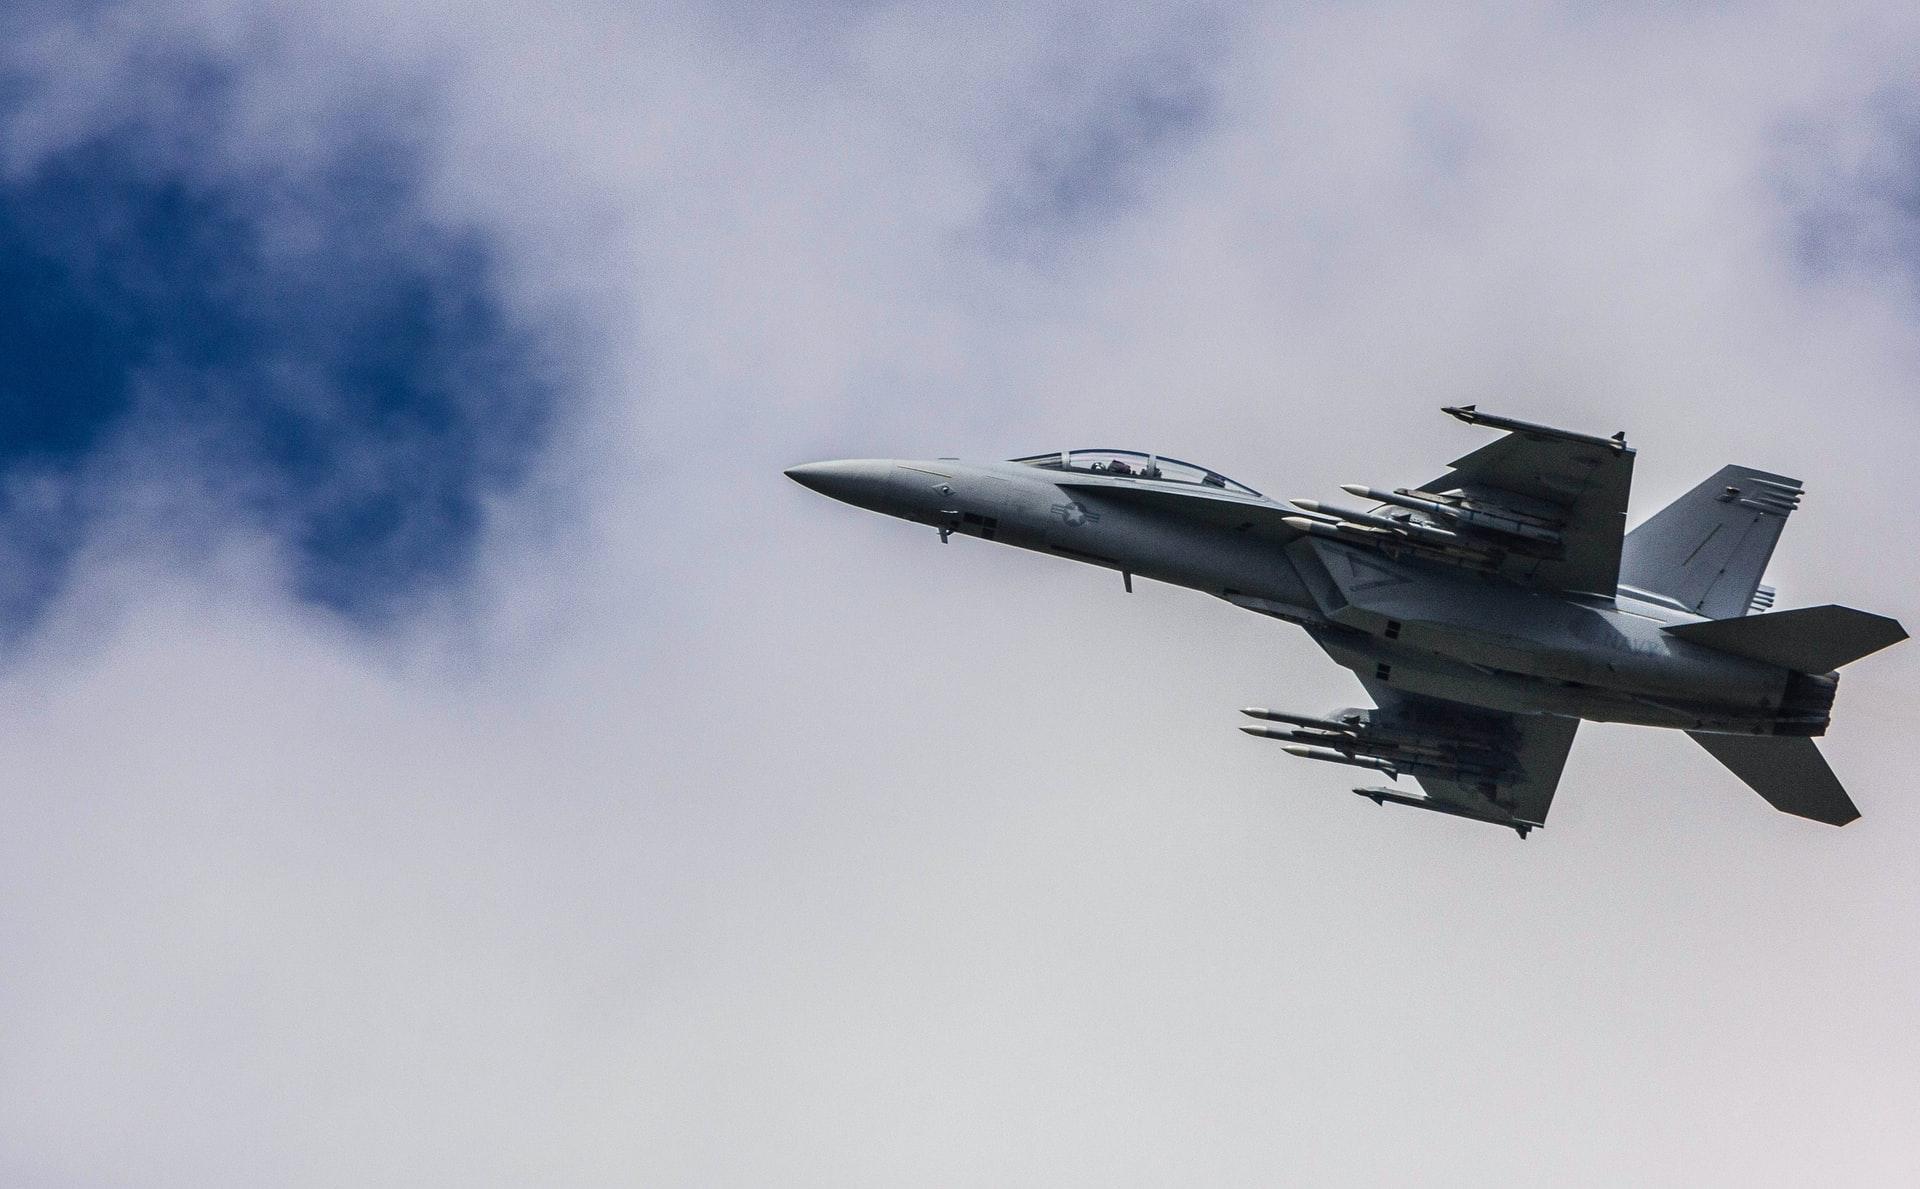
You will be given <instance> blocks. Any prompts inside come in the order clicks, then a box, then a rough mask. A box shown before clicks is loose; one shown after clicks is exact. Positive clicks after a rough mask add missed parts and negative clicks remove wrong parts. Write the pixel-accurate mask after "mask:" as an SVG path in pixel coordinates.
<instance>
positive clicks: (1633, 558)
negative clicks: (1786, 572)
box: [1620, 467, 1801, 619]
mask: <svg viewBox="0 0 1920 1189" xmlns="http://www.w3.org/2000/svg"><path fill="white" fill-rule="evenodd" d="M1800 493H1801V487H1800V481H1799V480H1798V479H1789V478H1787V477H1786V476H1784V475H1773V474H1768V473H1767V472H1766V471H1756V470H1751V469H1749V468H1747V467H1722V468H1721V469H1720V471H1719V472H1718V473H1717V474H1715V475H1714V476H1713V478H1711V479H1708V480H1707V481H1706V482H1705V483H1702V484H1701V485H1700V486H1698V487H1696V488H1694V489H1693V490H1692V491H1689V492H1688V493H1687V494H1685V495H1683V496H1681V497H1680V498H1679V499H1677V500H1675V501H1673V502H1672V503H1671V504H1668V505H1667V506H1666V507H1664V508H1662V509H1660V511H1658V512H1656V513H1654V515H1653V518H1652V519H1650V520H1648V521H1647V522H1646V523H1645V524H1643V525H1641V526H1640V527H1638V528H1636V529H1634V530H1633V531H1632V532H1630V533H1628V534H1627V539H1626V543H1625V545H1623V546H1622V548H1621V554H1620V584H1621V585H1622V586H1631V587H1634V588H1635V589H1638V590H1643V591H1647V592H1650V593H1653V594H1663V595H1668V596H1670V597H1672V598H1674V599H1677V600H1679V601H1680V602H1681V603H1684V604H1685V605H1686V606H1687V608H1688V609H1689V610H1691V611H1693V612H1694V613H1695V614H1697V615H1704V616H1706V617H1707V618H1708V619H1730V618H1732V617H1734V616H1736V615H1745V614H1746V613H1747V611H1748V609H1749V608H1750V607H1751V606H1752V605H1753V603H1754V600H1755V597H1756V595H1757V594H1758V592H1759V590H1760V578H1761V576H1762V575H1763V574H1765V573H1766V569H1767V561H1768V560H1769V559H1770V558H1772V557H1773V547H1774V545H1775V544H1776V543H1777V542H1778V541H1779V540H1780V530H1781V529H1782V528H1784V527H1785V526H1786V523H1787V517H1788V516H1789V515H1790V514H1791V513H1792V512H1793V510H1794V509H1795V508H1797V507H1799V506H1800ZM1768 593H1769V596H1771V593H1772V592H1770V591H1769V592H1768Z"/></svg>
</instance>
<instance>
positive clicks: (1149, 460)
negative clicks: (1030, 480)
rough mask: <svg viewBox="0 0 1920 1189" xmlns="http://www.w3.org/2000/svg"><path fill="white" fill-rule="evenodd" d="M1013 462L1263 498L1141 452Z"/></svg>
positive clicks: (1064, 454) (1076, 453)
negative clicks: (1193, 486) (1180, 484)
mask: <svg viewBox="0 0 1920 1189" xmlns="http://www.w3.org/2000/svg"><path fill="white" fill-rule="evenodd" d="M1012 461H1014V462H1017V463H1022V464H1024V465H1026V466H1030V467H1040V468H1042V469H1043V470H1049V471H1084V472H1086V473H1088V474H1094V475H1101V476H1104V477H1106V478H1109V479H1136V480H1138V479H1144V480H1147V481H1148V482H1152V483H1191V484H1195V485H1197V486H1200V487H1212V488H1215V489H1217V490H1220V491H1226V492H1231V493H1233V494H1234V495H1248V496H1252V497H1254V498H1255V499H1260V498H1262V497H1261V495H1260V493H1259V492H1257V491H1255V490H1254V489H1253V488H1251V487H1248V486H1247V485H1246V484H1244V483H1235V482H1234V481H1233V480H1231V479H1229V478H1227V477H1226V476H1225V475H1222V474H1221V473H1219V472H1218V471H1210V470H1208V469H1207V468H1206V467H1197V466H1194V465H1193V464H1192V463H1190V462H1181V461H1180V460H1179V459H1177V458H1166V457H1163V456H1161V455H1158V454H1142V453H1141V452H1139V451H1138V450H1057V451H1055V452H1054V453H1052V454H1034V455H1030V456H1028V457H1026V458H1016V459H1013V460H1012Z"/></svg>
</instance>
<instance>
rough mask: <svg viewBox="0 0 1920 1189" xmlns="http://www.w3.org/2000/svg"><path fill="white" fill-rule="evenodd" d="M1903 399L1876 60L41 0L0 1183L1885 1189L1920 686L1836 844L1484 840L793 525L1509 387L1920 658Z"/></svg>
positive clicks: (1635, 777)
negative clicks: (1034, 465)
mask: <svg viewBox="0 0 1920 1189" xmlns="http://www.w3.org/2000/svg"><path fill="white" fill-rule="evenodd" d="M1816 8H1817V9H1818V13H1817V14H1816V13H1815V11H1814V10H1815V9H1816ZM1916 394H1920V13H1917V12H1916V10H1914V8H1913V6H1911V5H1906V4H1895V3H1884V4H1877V5H1876V4H1832V5H1820V6H1811V5H1800V4H1780V5H1775V6H1771V7H1769V6H1765V5H1759V6H1738V7H1736V6H1729V5H1695V6H1656V7H1642V6H1609V7H1607V8H1606V9H1605V10H1604V11H1603V10H1599V9H1595V8H1594V7H1593V6H1587V5H1566V6H1553V5H1524V4H1514V5H1486V6H1480V7H1477V8H1473V9H1471V10H1469V9H1467V8H1465V7H1458V11H1451V12H1450V13H1449V14H1448V15H1444V16H1442V15H1440V13H1439V12H1438V10H1437V9H1436V8H1435V6H1430V5H1405V6H1394V5H1350V6H1343V7H1338V8H1332V7H1326V6H1302V7H1299V8H1291V7H1280V6H1257V5H1255V6H1242V5H1205V4H1202V5H1189V6H1180V7H1177V8H1175V7H1161V6H1140V5H1125V6H1121V5H1114V6H1086V5H1081V4H1068V3H1057V2H1050V0H1025V2H1023V3H1018V4H1012V3H1008V4H996V3H981V4H952V3H947V4H877V3H858V4H856V3H846V4H838V5H831V4H817V5H815V4H775V3H762V2H759V0H721V2H717V3H710V4H704V5H700V4H678V3H658V4H644V3H635V4H619V5H614V4H596V3H584V2H582V3H572V4H564V5H562V4H542V3H525V2H518V3H493V2H487V3H474V4H460V5H452V4H398V3H393V2H391V0H342V2H338V3H332V4H301V3H277V2H274V0H151V2H148V0H128V2H124V3H116V2H111V0H98V2H91V3H71V2H62V3H53V2H48V3H40V2H38V0H27V2H26V3H24V4H21V3H15V4H13V5H10V6H8V7H7V9H6V11H5V13H4V15H0V413H4V416H5V419H6V423H5V427H4V431H3V432H0V559H4V568H5V573H4V575H0V612H3V613H4V615H3V618H0V629H3V630H0V640H4V652H3V653H0V756H4V757H5V759H6V763H5V769H6V776H5V779H4V781H0V955H4V961H0V1181H4V1182H6V1183H7V1184H10V1185H23V1186H24V1185H34V1186H38V1185H46V1186H65V1185H75V1186H78V1185H105V1184H149V1185H182V1186H187V1185H206V1184H242V1183H252V1184H313V1185H341V1184H369V1185H371V1184H391V1185H415V1184H428V1183H438V1184H460V1185H472V1184H580V1185H597V1184H607V1185H625V1184H675V1183H684V1184H771V1183H780V1184H822V1185H827V1184H832V1185H844V1184H905V1183H948V1184H1010V1183H1016V1184H1036V1185H1040V1184H1046V1185H1053V1184H1101V1185H1104V1184H1116V1183H1122V1184H1124V1183H1140V1184H1168V1183H1213V1184H1223V1183H1225V1184H1231V1183H1241V1184H1262V1183H1265V1184H1271V1183H1276V1182H1285V1181H1291V1182H1294V1183H1321V1184H1328V1183H1411V1182H1427V1183H1453V1184H1469V1183H1471V1184H1483V1183H1489V1182H1491V1183H1510V1184H1530V1183H1541V1182H1543V1181H1552V1182H1563V1183H1584V1184H1619V1183H1623V1182H1639V1183H1669V1184H1681V1183H1686V1184H1700V1183H1713V1184H1755V1183H1799V1184H1805V1183H1843V1182H1847V1183H1866V1184H1875V1183H1878V1184H1911V1183H1913V1182H1914V1181H1915V1180H1916V1179H1917V1178H1920V1126H1917V1125H1916V1120H1920V1027H1917V1026H1916V1023H1915V1007H1916V1005H1920V912H1917V911H1916V910H1920V845H1917V843H1920V799H1916V798H1915V796H1914V795H1913V788H1912V785H1913V777H1912V773H1913V772H1914V771H1915V770H1916V769H1917V768H1920V744H1916V741H1915V735H1914V732H1913V731H1912V723H1913V721H1914V716H1915V713H1916V710H1920V706H1917V705H1916V697H1915V694H1914V688H1915V681H1916V678H1917V677H1920V649H1915V648H1914V647H1912V646H1908V647H1905V648H1901V649H1896V650H1894V651H1892V652H1889V653H1887V654H1884V655H1882V656H1877V657H1874V658H1872V659H1870V660H1868V661H1866V662H1863V663H1862V664H1860V665H1859V666H1857V667H1856V668H1855V669H1852V670H1850V671H1849V672H1848V673H1847V675H1846V678H1845V680H1844V681H1843V683H1842V690H1841V694H1840V702H1839V707H1838V714H1837V724H1836V727H1835V729H1834V731H1833V732H1832V734H1830V735H1829V736H1828V738H1827V739H1826V740H1825V742H1824V747H1825V750H1826V751H1827V754H1828V755H1829V756H1830V757H1831V759H1832V761H1833V763H1834V766H1835V768H1836V769H1837V770H1838V771H1839V772H1840V773H1841V775H1842V777H1843V778H1844V779H1845V780H1846V781H1847V782H1848V784H1849V785H1850V787H1851V789H1852V790H1853V793H1854V795H1855V798H1856V800H1857V801H1858V803H1859V805H1860V807H1861V809H1862V810H1863V812H1864V815H1865V816H1864V817H1863V818H1862V819H1861V820H1860V821H1859V822H1857V823H1855V824H1853V825H1851V826H1849V827H1847V828H1845V829H1844V830H1831V829H1827V828H1824V827H1820V826H1816V825H1813V824H1810V823H1807V822H1803V821H1799V820H1796V819H1793V818H1788V817H1785V816H1783V815H1780V814H1778V813H1775V812H1773V811H1772V810H1770V809H1769V808H1768V807H1767V806H1766V805H1765V804H1763V803H1762V802H1761V801H1760V800H1759V799H1758V798H1757V797H1755V796H1754V795H1753V794H1751V793H1750V792H1748V791H1746V790H1745V789H1744V788H1743V787H1742V786H1741V785H1739V783H1738V782H1737V781H1736V780H1735V779H1734V778H1733V777H1732V776H1731V775H1730V774H1728V773H1726V772H1725V771H1723V770H1721V769H1720V768H1719V767H1718V766H1717V765H1716V764H1715V763H1714V762H1713V761H1712V760H1711V759H1710V758H1709V757H1707V756H1706V755H1705V754H1704V753H1703V752H1701V751H1700V750H1699V749H1698V748H1696V747H1695V746H1693V745H1692V744H1691V743H1690V742H1689V741H1688V740H1686V739H1685V738H1684V737H1682V736H1679V735H1673V734H1662V733H1654V732H1648V731H1636V730H1632V729H1628V728H1621V727H1613V726H1604V725H1600V726H1588V727H1585V728H1583V729H1582V732H1581V736H1580V738H1579V740H1578V741H1577V742H1576V744H1575V747H1574V751H1573V756H1572V759H1571V761H1570V763H1569V765H1568V768H1567V771H1566V776H1565V779H1564V781H1563V783H1562V785H1561V789H1560V794H1559V798H1558V800H1557V801H1556V803H1555V806H1554V811H1553V816H1552V819H1551V821H1550V823H1549V825H1548V827H1547V828H1546V829H1544V830H1542V831H1540V832H1538V833H1536V834H1535V835H1534V836H1533V837H1532V838H1531V839H1529V840H1528V841H1527V842H1525V843H1524V844H1522V843H1519V842H1517V841H1516V840H1515V839H1514V838H1513V836H1512V835H1511V834H1510V833H1508V832H1506V831H1500V830H1493V829H1489V828H1487V827H1484V826H1481V825H1477V824H1474V823H1468V822H1457V821H1452V820H1449V819H1445V818H1439V817H1435V816H1433V815H1428V814H1418V813H1412V812H1396V811H1394V810H1392V809H1390V808H1389V809H1385V810H1379V809H1375V808H1374V807H1373V806H1370V805H1367V804H1366V803H1364V802H1362V801H1360V800H1359V799H1357V798H1354V797H1352V796H1349V795H1348V794H1347V793H1346V791H1345V790H1346V789H1347V788H1348V787H1350V786H1351V784H1352V783H1353V782H1352V781H1351V780H1349V779H1347V778H1346V777H1345V776H1344V775H1343V774H1342V773H1341V772H1340V771H1339V770H1337V769H1331V768H1327V767H1325V766H1319V765H1311V764H1302V763H1297V762H1293V761H1290V760H1289V759H1287V757H1284V756H1281V755H1280V754H1278V749H1277V748H1275V747H1272V746H1270V745H1261V744H1257V743H1255V742H1253V741H1250V740H1248V739H1247V738H1245V737H1244V736H1242V735H1240V734H1239V733H1238V732H1237V731H1235V730H1234V729H1233V728H1234V726H1235V725H1236V720H1237V717H1238V716H1237V715H1236V714H1235V710H1236V709H1237V708H1238V707H1240V706H1243V705H1248V704H1270V705H1279V706H1286V707H1291V708H1298V709H1306V710H1322V709H1326V708H1328V707H1332V706H1336V705H1344V704H1349V703H1351V702H1353V701H1355V700H1357V696H1358V691H1357V689H1356V687H1355V686H1354V684H1353V682H1352V680H1351V678H1350V677H1349V676H1348V675H1347V674H1345V673H1344V671H1341V670H1338V669H1336V668H1334V667H1333V666H1332V664H1331V663H1329V662H1327V661H1326V660H1325V659H1324V658H1323V657H1321V656H1320V655H1319V654H1318V653H1317V651H1316V650H1315V649H1314V648H1313V646H1312V645H1311V644H1310V643H1309V642H1308V641H1307V640H1306V638H1305V637H1304V636H1302V635H1301V634H1299V633H1297V632H1294V631H1293V630H1292V629H1289V628H1286V627H1285V626H1283V625H1280V624H1277V623H1273V622H1270V621H1265V620H1262V619H1259V618H1258V617H1255V616H1251V615H1248V614H1246V613H1244V612H1239V611H1236V610H1234V609H1232V608H1230V607H1228V606H1227V605H1225V604H1224V603H1218V602H1215V601H1211V600H1207V599H1204V598H1202V597H1200V596H1198V595H1195V594H1191V593H1189V592H1183V591H1177V590H1173V589H1170V588H1165V587H1160V586H1156V585H1153V584H1150V583H1147V584H1142V585H1140V587H1139V589H1138V591H1137V593H1136V594H1134V595H1133V596H1132V597H1131V598H1128V597H1125V596H1123V595H1122V593H1121V590H1120V584H1119V582H1118V580H1117V578H1115V577H1114V576H1113V575H1111V574H1108V573H1106V572H1104V571H1095V570H1090V569H1085V568H1081V567H1076V566H1073V565H1071V564H1068V563H1065V562H1062V561H1059V560H1054V559H1048V558H1043V557H1039V556H1036V555H1031V554H1022V553H1017V552H1014V551H1010V550H1001V549H996V548H994V547H991V546H989V545H985V544H983V543H980V542H976V541H972V540H956V541H955V542H954V543H953V544H952V545H951V546H949V547H947V548H941V547H940V546H939V545H938V544H937V542H936V540H935V538H934V535H933V534H932V533H931V532H928V531H925V530H920V529H914V528H911V527H909V526H907V525H904V524H902V523H900V522H896V521H888V520H883V519H881V518H878V517H873V516H870V515H866V514H862V513H858V512H855V511H854V510H852V509H850V508H846V507H843V506H840V505H835V504H832V503H829V502H828V501H825V500H822V499H821V498H819V497H818V496H815V495H813V494H811V493H809V492H806V491H804V490H802V489H800V488H799V487H797V486H795V485H793V484H791V483H789V482H787V481H786V480H785V479H783V478H782V477H781V476H780V470H781V468H782V467H784V466H788V465H791V464H793V463H796V462H801V461H809V460H814V459H821V458H832V457H848V456H854V457H858V456H873V455H890V456H931V455H949V454H951V455H963V456H971V457H987V458H992V457H1008V456H1012V455H1016V454H1024V453H1031V452H1035V451H1040V450H1046V449H1054V448H1060V447H1072V446H1094V445H1099V446H1109V445H1110V446H1137V447H1142V448H1150V449H1155V450H1159V451H1163V452H1165V453H1167V454H1171V455H1174V456H1178V457H1183V458H1191V459H1195V460H1197V461H1200V462H1203V463H1205V464H1207V465H1210V466H1213V467H1216V468H1218V469H1220V470H1222V471H1224V472H1225V473H1227V474H1229V475H1232V476H1234V477H1235V478H1238V479H1241V480H1243V481H1245V482H1247V483H1249V484H1251V485H1253V486H1255V487H1257V488H1260V489H1261V490H1264V491H1267V492H1269V493H1270V494H1273V495H1276V496H1279V497H1282V498H1284V497H1288V496H1319V497H1324V496H1327V495H1329V494H1332V493H1333V492H1334V491H1335V490H1336V486H1337V484H1339V483H1341V482H1369V483H1382V484H1391V483H1404V482H1411V481H1417V480H1420V479H1423V478H1426V477H1428V476H1430V475H1432V474H1435V473H1438V472H1439V470H1440V467H1441V464H1444V463H1445V462H1446V461H1448V460H1449V459H1451V458H1453V457H1455V456H1457V455H1459V454H1462V453H1465V452H1466V451H1468V450H1470V449H1472V448H1474V447H1476V446H1477V445H1479V444H1481V443H1482V442H1483V441H1485V440H1486V437H1485V435H1484V434H1483V433H1481V432H1479V431H1476V430H1473V429H1471V428H1469V427H1465V426H1461V425H1458V424H1456V423H1454V422H1451V421H1449V420H1447V419H1446V418H1444V417H1442V416H1440V414H1439V413H1438V407H1439V406H1440V405H1442V404H1451V403H1456V402H1463V401H1475V400H1477V401H1479V402H1481V403H1482V404H1483V405H1484V406H1486V407H1489V408H1493V409H1498V410H1500V411H1504V412H1509V413H1512V414H1515V415H1518V416H1522V417H1527V418H1531V419H1536V420H1542V421H1547V422H1553V423H1561V424H1566V425H1568V426H1570V427H1574V428H1580V429H1584V430H1588V431H1592V432H1598V433H1612V432H1613V431H1615V430H1617V429H1625V430H1626V431H1627V432H1628V434H1629V437H1630V440H1631V441H1632V442H1633V443H1634V444H1635V445H1636V446H1637V447H1638V448H1639V449H1640V457H1639V462H1638V483H1637V494H1636V498H1635V501H1634V511H1635V518H1636V519H1638V518H1639V517H1643V516H1645V515H1647V514H1648V513H1650V512H1651V511H1652V510H1654V509H1655V508H1657V507H1658V506H1660V504H1662V503H1664V502H1665V501H1666V500H1668V499H1670V498H1673V497H1674V496H1676V495H1678V494H1679V493H1680V492H1682V491H1684V490H1685V489H1686V488H1688V487H1690V486H1692V485H1693V484H1694V483H1695V482H1697V481H1698V480H1699V479H1700V478H1702V477H1704V476H1705V475H1707V474H1709V473H1711V472H1712V471H1713V470H1714V469H1715V468H1717V467H1718V466H1720V465H1722V464H1723V463H1727V462H1737V463H1742V464H1747V465H1752V466H1758V467H1763V468H1767V469H1770V470H1775V471H1781V472H1785V473H1788V474H1792V475H1796V476H1799V477H1802V478H1803V479H1804V480H1805V481H1806V483H1807V486H1808V489H1809V496H1808V500H1807V502H1806V505H1805V507H1804V508H1803V509H1802V510H1801V511H1800V512H1799V513H1797V514H1796V516H1795V518H1794V521H1793V523H1792V524H1791V525H1790V526H1789V528H1788V530H1787V534H1786V537H1785V539H1784V541H1783V544H1782V547H1781V550H1780V553H1779V555H1778V557H1777V558H1776V561H1775V565H1774V568H1773V571H1772V576H1771V578H1770V581H1772V582H1774V583H1775V584H1776V585H1778V586H1779V587H1780V590H1781V605H1782V606H1783V607H1785V606H1796V605H1808V604H1818V603H1824V602H1830V601H1835V602H1845V603H1849V604H1853V605H1857V606H1861V607H1865V608H1869V609H1872V610H1875V611H1880V612H1884V613H1888V614H1893V615H1896V616H1899V617H1902V618H1904V619H1905V620H1906V621H1907V623H1909V624H1910V625H1911V624H1914V623H1916V622H1920V604H1916V601H1915V596H1914V593H1913V592H1914V590H1915V589H1916V585H1920V557H1917V556H1916V551H1915V541H1916V538H1915V534H1914V532H1913V529H1912V523H1911V520H1912V517H1911V509H1910V507H1909V504H1910V494H1909V488H1910V487H1911V482H1910V478H1911V475H1912V474H1913V470H1914V467H1915V460H1916V458H1917V457H1920V405H1917V404H1916Z"/></svg>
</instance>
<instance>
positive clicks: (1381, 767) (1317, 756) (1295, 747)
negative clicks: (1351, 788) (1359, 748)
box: [1286, 743, 1400, 777]
mask: <svg viewBox="0 0 1920 1189" xmlns="http://www.w3.org/2000/svg"><path fill="white" fill-rule="evenodd" d="M1286 753H1287V754H1288V755H1294V756H1299V757H1300V758H1301V759H1303V760H1320V761H1322V762H1324V763H1328V764H1351V765H1353V766H1354V767H1355V768H1372V769H1373V770H1374V771H1376V772H1385V773H1386V774H1387V775H1388V776H1394V777H1397V776H1399V775H1400V769H1399V768H1398V767H1396V766H1395V765H1393V764H1391V763H1389V762H1387V761H1386V760H1382V759H1377V758H1375V757H1373V756H1364V755H1347V754H1345V753H1343V752H1338V751H1333V750H1331V749H1330V748H1325V747H1303V746H1301V745H1300V744H1297V743H1290V744H1288V745H1287V747H1286Z"/></svg>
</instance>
